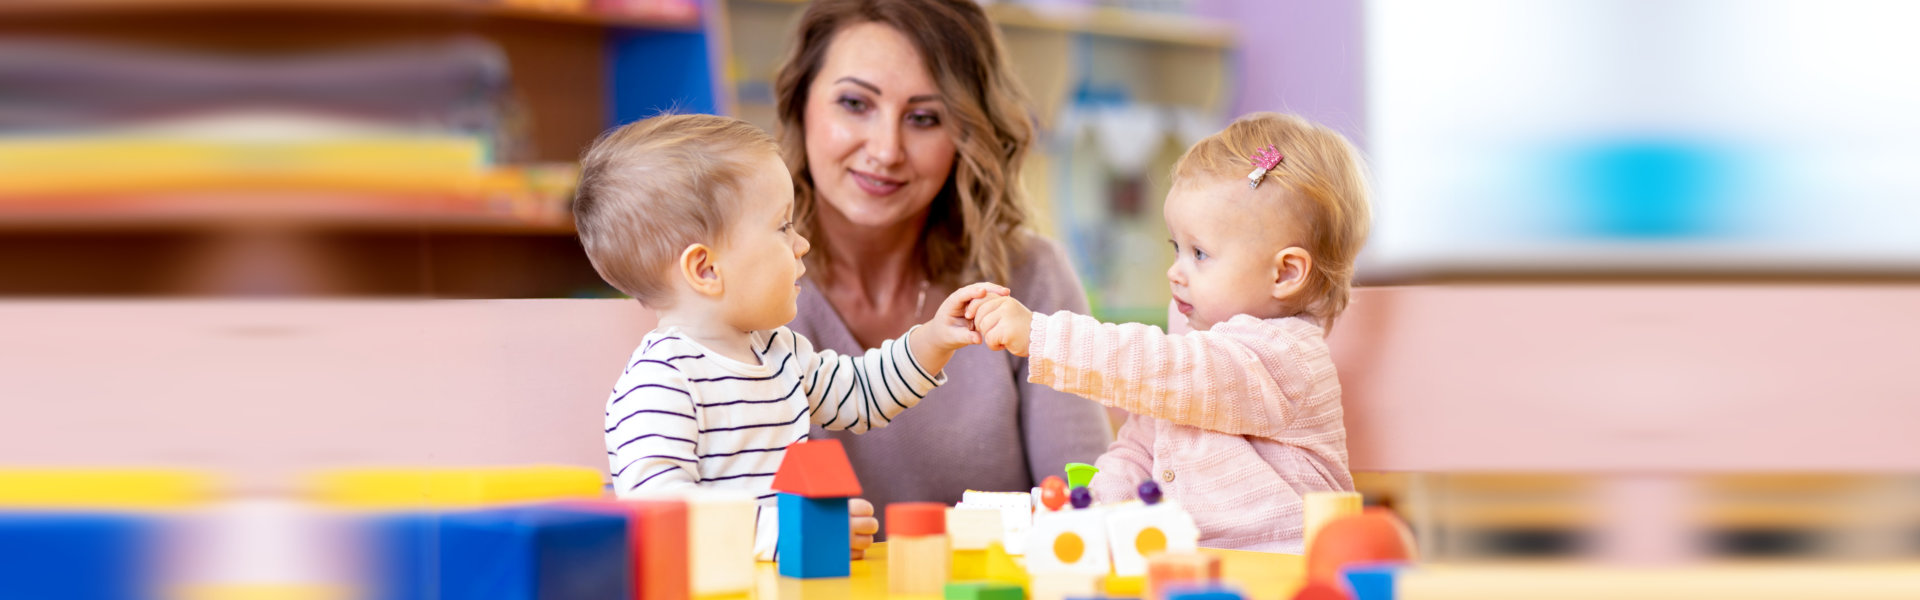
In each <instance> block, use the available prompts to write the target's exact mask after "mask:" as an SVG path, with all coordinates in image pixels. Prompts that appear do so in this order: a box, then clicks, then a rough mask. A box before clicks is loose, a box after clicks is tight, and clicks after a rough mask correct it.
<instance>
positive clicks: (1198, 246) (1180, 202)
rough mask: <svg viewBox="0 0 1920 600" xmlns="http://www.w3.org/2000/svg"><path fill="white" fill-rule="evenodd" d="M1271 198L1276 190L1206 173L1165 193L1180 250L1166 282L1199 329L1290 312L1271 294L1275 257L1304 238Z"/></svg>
mask: <svg viewBox="0 0 1920 600" xmlns="http://www.w3.org/2000/svg"><path fill="white" fill-rule="evenodd" d="M1272 185H1273V184H1272V183H1269V184H1268V186H1272ZM1262 187H1267V186H1262ZM1273 195H1274V190H1271V189H1260V190H1254V189H1249V188H1248V187H1247V180H1246V179H1243V178H1235V177H1205V176H1200V177H1190V178H1187V179H1183V180H1181V181H1180V182H1179V183H1178V184H1176V185H1174V187H1173V189H1172V190H1171V191H1169V192H1167V204H1166V208H1165V217H1166V220H1167V233H1168V234H1169V236H1170V237H1171V240H1170V241H1171V242H1172V243H1173V248H1174V259H1173V265H1172V266H1170V267H1168V268H1167V283H1168V284H1169V285H1170V286H1171V287H1172V288H1173V301H1174V306H1175V308H1176V309H1177V310H1179V311H1180V313H1181V314H1183V315H1186V317H1187V323H1188V324H1189V325H1192V326H1193V329H1194V330H1195V331H1204V330H1206V329H1209V328H1212V327H1213V326H1214V324H1216V323H1221V322H1224V321H1226V320H1227V319H1230V318H1233V316H1234V315H1241V314H1248V315H1253V316H1255V317H1259V318H1262V319H1270V318H1276V317H1281V316H1285V314H1284V313H1285V312H1286V305H1285V303H1283V302H1282V301H1281V300H1279V299H1276V298H1274V297H1273V290H1274V284H1275V282H1276V281H1277V279H1278V276H1279V267H1278V266H1276V264H1275V262H1274V256H1275V255H1276V254H1278V253H1279V252H1280V251H1281V250H1284V249H1286V248H1287V247H1288V246H1300V245H1302V244H1301V242H1304V241H1305V239H1304V238H1303V237H1301V234H1302V233H1304V229H1302V228H1301V227H1300V224H1299V223H1298V222H1297V221H1296V220H1295V219H1294V218H1293V216H1292V215H1291V214H1290V211H1286V210H1283V209H1282V207H1281V206H1280V204H1279V201H1278V200H1276V199H1275V198H1273Z"/></svg>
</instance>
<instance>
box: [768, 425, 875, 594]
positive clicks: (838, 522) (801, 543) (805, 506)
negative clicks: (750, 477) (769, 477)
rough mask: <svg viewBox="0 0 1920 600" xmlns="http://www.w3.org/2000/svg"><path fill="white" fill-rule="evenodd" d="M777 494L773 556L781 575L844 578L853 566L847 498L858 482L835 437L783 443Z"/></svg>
mask: <svg viewBox="0 0 1920 600" xmlns="http://www.w3.org/2000/svg"><path fill="white" fill-rule="evenodd" d="M773 490H774V491H776V492H779V493H780V499H779V503H780V514H779V519H780V543H779V545H778V546H776V550H775V552H776V556H775V557H774V559H775V560H776V561H778V562H779V563H780V574H781V575H783V576H786V577H799V578H802V579H812V578H818V577H846V576H847V575H848V573H849V572H851V570H852V558H851V555H852V553H853V535H852V534H851V533H849V532H848V531H847V526H848V519H847V499H848V498H851V497H854V496H858V495H860V480H859V478H857V477H854V475H853V463H851V462H848V461H847V451H846V449H845V448H843V447H841V446H840V441H839V440H814V441H808V442H798V443H795V444H794V445H791V446H787V454H786V456H785V457H784V458H782V459H781V460H780V470H779V471H777V472H775V473H774V476H773Z"/></svg>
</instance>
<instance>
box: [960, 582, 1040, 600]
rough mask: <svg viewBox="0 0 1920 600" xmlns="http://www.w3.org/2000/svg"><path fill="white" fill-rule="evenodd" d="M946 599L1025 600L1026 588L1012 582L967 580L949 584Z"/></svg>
mask: <svg viewBox="0 0 1920 600" xmlns="http://www.w3.org/2000/svg"><path fill="white" fill-rule="evenodd" d="M946 592H947V593H946V600H1025V598H1026V590H1023V589H1020V586H1017V585H1013V584H1010V583H999V582H992V581H967V582H959V583H949V584H947V590H946Z"/></svg>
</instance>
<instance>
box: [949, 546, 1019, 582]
mask: <svg viewBox="0 0 1920 600" xmlns="http://www.w3.org/2000/svg"><path fill="white" fill-rule="evenodd" d="M985 563H986V569H987V580H988V581H998V582H1001V583H1011V584H1014V585H1018V586H1023V587H1024V586H1026V585H1027V568H1026V567H1023V566H1020V563H1018V562H1015V561H1014V560H1013V555H1011V554H1007V547H1006V546H1004V545H1001V544H1000V542H993V543H991V544H987V554H986V560H985ZM955 579H958V578H955Z"/></svg>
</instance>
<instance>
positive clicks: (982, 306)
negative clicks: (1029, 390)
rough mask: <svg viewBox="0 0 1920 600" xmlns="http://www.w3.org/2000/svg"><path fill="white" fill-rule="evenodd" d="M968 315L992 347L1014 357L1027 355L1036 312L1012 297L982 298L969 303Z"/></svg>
mask: <svg viewBox="0 0 1920 600" xmlns="http://www.w3.org/2000/svg"><path fill="white" fill-rule="evenodd" d="M967 318H969V319H972V320H973V328H974V329H975V330H977V331H979V332H980V335H981V339H982V340H983V341H984V342H985V343H986V344H987V348H988V349H989V350H1006V351H1008V352H1011V353H1013V354H1014V355H1015V356H1026V355H1027V342H1028V339H1027V338H1028V336H1029V335H1030V334H1031V333H1032V331H1031V325H1032V324H1033V311H1031V310H1027V307H1026V305H1024V304H1021V303H1020V301H1019V300H1015V299H1013V297H1012V296H994V297H989V298H982V299H980V300H976V301H974V302H973V303H971V304H968V305H967Z"/></svg>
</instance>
